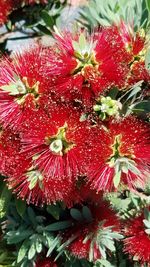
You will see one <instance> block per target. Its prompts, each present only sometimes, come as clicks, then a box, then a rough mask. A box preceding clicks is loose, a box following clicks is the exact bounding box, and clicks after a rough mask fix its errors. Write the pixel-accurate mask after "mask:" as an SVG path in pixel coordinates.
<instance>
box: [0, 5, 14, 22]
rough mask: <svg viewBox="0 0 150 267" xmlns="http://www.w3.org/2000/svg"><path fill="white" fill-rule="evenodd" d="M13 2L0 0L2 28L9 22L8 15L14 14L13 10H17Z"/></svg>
mask: <svg viewBox="0 0 150 267" xmlns="http://www.w3.org/2000/svg"><path fill="white" fill-rule="evenodd" d="M13 2H15V1H13V0H0V26H1V25H2V24H4V23H6V22H7V17H8V15H9V14H10V13H11V12H12V10H13V8H15V4H16V3H13Z"/></svg>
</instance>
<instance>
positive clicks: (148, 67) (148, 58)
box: [145, 49, 150, 71]
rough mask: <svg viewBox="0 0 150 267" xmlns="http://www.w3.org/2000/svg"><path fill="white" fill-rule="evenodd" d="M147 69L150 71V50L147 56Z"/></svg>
mask: <svg viewBox="0 0 150 267" xmlns="http://www.w3.org/2000/svg"><path fill="white" fill-rule="evenodd" d="M145 67H146V69H147V70H148V71H150V49H148V50H147V52H146V55H145Z"/></svg>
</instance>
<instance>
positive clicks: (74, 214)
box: [70, 208, 83, 221]
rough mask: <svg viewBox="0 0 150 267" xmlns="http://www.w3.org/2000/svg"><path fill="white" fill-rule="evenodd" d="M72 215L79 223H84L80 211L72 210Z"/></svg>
mask: <svg viewBox="0 0 150 267" xmlns="http://www.w3.org/2000/svg"><path fill="white" fill-rule="evenodd" d="M70 214H71V216H72V218H73V219H75V220H77V221H82V220H83V217H82V214H81V212H80V211H79V210H78V209H74V208H72V209H71V210H70Z"/></svg>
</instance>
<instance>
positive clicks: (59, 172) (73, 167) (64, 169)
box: [22, 105, 88, 180]
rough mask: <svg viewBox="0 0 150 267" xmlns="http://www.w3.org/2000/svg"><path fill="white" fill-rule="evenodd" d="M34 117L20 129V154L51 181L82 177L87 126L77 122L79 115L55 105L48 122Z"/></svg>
mask: <svg viewBox="0 0 150 267" xmlns="http://www.w3.org/2000/svg"><path fill="white" fill-rule="evenodd" d="M34 114H35V115H36V117H35V118H33V119H32V117H30V118H29V119H27V120H26V121H25V127H22V142H23V146H24V148H23V152H28V153H29V155H30V156H32V157H33V159H34V162H35V165H36V166H38V168H39V169H40V170H41V171H42V172H43V173H44V174H45V175H47V176H48V177H51V178H52V179H56V177H57V179H63V177H67V178H69V179H71V180H72V179H73V180H74V179H76V177H77V175H80V174H83V173H84V172H85V170H84V167H85V163H84V157H85V156H84V155H85V154H86V147H87V146H86V144H87V139H86V137H87V136H88V126H87V123H86V122H80V113H79V112H77V111H75V110H74V109H72V108H71V107H69V106H68V107H64V106H59V105H57V107H56V106H54V108H53V106H52V107H51V112H49V116H50V118H48V117H47V116H46V114H45V113H43V115H42V113H40V115H39V114H38V112H35V113H34ZM38 116H39V118H38ZM35 122H36V124H35Z"/></svg>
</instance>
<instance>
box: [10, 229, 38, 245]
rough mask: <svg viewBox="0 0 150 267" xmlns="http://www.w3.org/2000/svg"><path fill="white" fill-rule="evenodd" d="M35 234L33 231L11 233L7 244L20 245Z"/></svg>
mask: <svg viewBox="0 0 150 267" xmlns="http://www.w3.org/2000/svg"><path fill="white" fill-rule="evenodd" d="M32 234H33V231H32V230H25V231H24V232H20V231H19V230H18V231H10V232H8V233H7V243H8V244H10V245H11V244H18V243H20V242H22V241H23V240H24V239H27V238H29V236H31V235H32Z"/></svg>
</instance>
